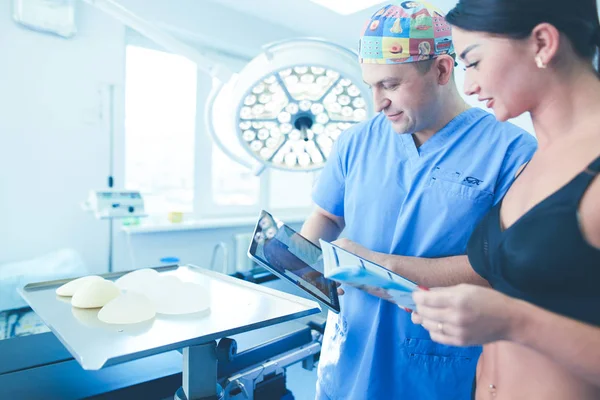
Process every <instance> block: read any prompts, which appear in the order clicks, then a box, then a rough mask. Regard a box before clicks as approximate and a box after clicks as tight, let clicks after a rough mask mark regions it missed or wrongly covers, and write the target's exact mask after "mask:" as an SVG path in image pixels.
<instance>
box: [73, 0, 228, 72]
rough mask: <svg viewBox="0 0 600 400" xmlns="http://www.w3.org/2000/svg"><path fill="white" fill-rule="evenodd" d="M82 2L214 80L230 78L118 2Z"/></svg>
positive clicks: (203, 57)
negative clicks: (179, 57) (190, 64)
mask: <svg viewBox="0 0 600 400" xmlns="http://www.w3.org/2000/svg"><path fill="white" fill-rule="evenodd" d="M83 1H85V2H86V3H88V4H90V5H92V6H94V7H96V8H97V9H99V10H101V11H103V12H105V13H106V14H108V15H110V16H111V17H113V18H115V19H116V20H117V21H119V22H122V23H123V24H124V25H125V26H128V27H130V28H131V29H134V30H135V31H137V32H139V33H141V34H142V35H144V36H146V37H148V38H149V39H151V40H153V41H154V42H156V43H157V44H159V45H160V46H162V47H164V48H165V49H166V50H169V51H171V52H173V53H176V54H179V55H182V56H184V57H186V58H188V59H190V60H191V61H193V62H195V63H196V65H197V66H198V69H200V70H202V71H204V72H206V73H208V74H209V75H210V76H211V77H213V78H216V79H218V80H220V81H221V82H227V81H228V80H229V79H230V78H231V76H232V72H231V71H230V70H228V69H227V68H226V67H224V66H222V65H219V64H217V63H215V62H213V61H212V60H211V59H209V58H207V57H205V56H204V55H202V54H201V53H200V52H199V51H198V50H197V49H195V48H193V47H192V46H188V45H187V44H185V43H182V42H181V41H179V40H177V39H175V38H174V37H173V36H171V35H169V34H168V33H167V32H165V31H163V30H161V29H160V28H158V27H157V26H155V25H153V24H152V23H151V22H148V21H146V20H144V19H143V18H141V17H139V16H137V15H136V14H135V13H133V12H132V11H130V10H128V9H127V8H125V7H123V6H122V5H121V4H119V2H117V1H115V0H83Z"/></svg>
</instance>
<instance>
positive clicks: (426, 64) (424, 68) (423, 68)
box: [412, 53, 457, 75]
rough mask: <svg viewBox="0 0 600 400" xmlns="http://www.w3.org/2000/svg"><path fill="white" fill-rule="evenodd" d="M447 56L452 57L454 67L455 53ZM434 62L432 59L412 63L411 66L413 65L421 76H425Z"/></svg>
mask: <svg viewBox="0 0 600 400" xmlns="http://www.w3.org/2000/svg"><path fill="white" fill-rule="evenodd" d="M448 56H450V57H452V59H453V60H454V66H456V65H457V64H456V53H452V54H448ZM434 61H435V58H432V59H431V60H425V61H417V62H414V63H412V65H414V67H415V68H416V69H417V71H419V72H420V73H421V75H425V74H426V73H428V72H429V71H431V67H432V66H433V62H434Z"/></svg>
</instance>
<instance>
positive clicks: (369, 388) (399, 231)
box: [313, 108, 537, 400]
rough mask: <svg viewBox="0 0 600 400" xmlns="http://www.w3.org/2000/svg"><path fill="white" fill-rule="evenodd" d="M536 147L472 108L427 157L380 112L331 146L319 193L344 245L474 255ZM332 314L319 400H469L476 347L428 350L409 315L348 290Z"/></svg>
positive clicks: (425, 149)
mask: <svg viewBox="0 0 600 400" xmlns="http://www.w3.org/2000/svg"><path fill="white" fill-rule="evenodd" d="M536 147H537V142H536V140H535V138H534V137H533V136H532V135H530V134H529V133H527V132H526V131H524V130H522V129H520V128H518V127H516V126H514V125H512V124H510V123H499V122H498V121H496V119H495V117H494V116H493V115H491V114H489V113H487V112H485V111H484V110H481V109H478V108H472V109H469V110H467V111H465V112H464V113H462V114H460V115H459V116H457V117H456V118H454V119H453V120H452V121H451V122H450V123H449V124H448V125H446V126H445V127H444V128H443V129H442V130H440V131H439V132H437V133H436V134H435V135H434V136H433V137H431V138H430V139H429V140H428V141H426V142H425V143H424V144H423V145H422V146H421V147H419V148H417V147H416V146H415V143H414V140H413V137H412V135H409V134H402V135H401V134H398V133H396V132H394V131H393V129H392V126H391V124H390V123H389V121H388V120H387V118H385V116H384V115H383V114H379V115H377V116H376V117H374V118H372V119H371V120H369V121H366V122H364V123H361V124H357V125H355V126H353V127H352V128H350V129H349V130H348V131H346V132H344V133H343V134H342V135H341V136H340V138H339V139H338V141H337V142H336V143H335V145H334V147H333V150H332V152H331V154H330V156H329V160H328V162H327V164H326V166H325V168H324V169H323V171H322V173H321V175H320V177H319V180H318V182H317V184H316V186H315V189H314V192H313V200H314V201H315V203H316V204H317V205H318V206H319V207H321V208H323V209H324V210H326V211H328V212H330V213H332V214H335V215H338V216H343V217H344V220H345V222H346V228H345V230H344V234H343V235H344V236H345V237H347V238H348V239H350V240H353V241H355V242H357V243H359V244H361V245H363V246H365V247H367V248H369V249H371V250H374V251H377V252H382V253H388V254H399V255H404V256H416V257H446V256H455V255H463V254H466V246H467V241H468V239H469V236H470V235H471V232H472V231H473V229H474V227H475V225H476V224H477V223H478V221H479V220H480V219H481V218H482V217H483V215H484V214H485V213H486V212H487V211H488V210H489V209H490V208H491V207H492V206H493V205H494V204H496V203H497V202H499V201H500V199H502V197H503V196H504V194H505V192H506V191H507V190H508V188H509V186H510V184H511V183H512V181H513V180H514V177H515V175H516V172H517V170H518V169H519V167H520V166H521V165H522V164H524V163H525V162H527V161H528V160H529V159H530V158H531V156H532V155H533V153H534V151H535V150H536ZM344 290H345V292H346V294H345V295H344V296H341V298H340V304H341V313H340V314H339V315H336V314H334V313H331V312H330V313H329V318H328V322H327V327H326V331H325V338H324V342H323V348H322V351H321V358H320V361H319V369H318V383H317V393H318V394H317V397H318V398H321V399H332V400H333V399H344V400H348V399H369V400H370V399H408V400H413V399H419V400H422V399H444V400H451V399H460V400H463V399H468V398H470V397H469V396H470V392H471V386H472V381H473V378H474V376H475V367H476V364H477V359H478V357H479V354H480V351H481V348H480V347H469V348H458V347H450V346H444V345H440V344H436V343H434V342H432V341H431V340H430V338H429V334H428V333H427V331H425V330H424V329H423V328H421V327H420V326H417V325H414V324H413V323H412V322H411V320H410V314H409V313H407V312H405V311H403V310H401V309H399V308H398V307H397V306H395V305H394V304H392V303H389V302H387V301H384V300H381V299H379V298H377V297H374V296H371V295H369V294H367V293H365V292H362V291H360V290H357V289H354V288H351V287H344Z"/></svg>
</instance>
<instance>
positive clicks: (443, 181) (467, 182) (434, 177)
mask: <svg viewBox="0 0 600 400" xmlns="http://www.w3.org/2000/svg"><path fill="white" fill-rule="evenodd" d="M473 175H474V176H471V175H468V174H464V173H462V172H458V171H454V170H452V169H448V168H441V167H435V168H434V169H433V171H432V172H431V175H430V177H429V185H428V190H430V191H433V192H438V193H437V194H438V195H440V194H442V195H443V194H445V195H446V196H451V197H458V198H462V199H465V200H471V201H477V202H484V203H490V204H491V202H492V200H493V198H494V194H493V193H492V192H489V191H488V190H486V188H487V182H484V181H483V179H482V178H481V177H478V176H476V175H475V174H473Z"/></svg>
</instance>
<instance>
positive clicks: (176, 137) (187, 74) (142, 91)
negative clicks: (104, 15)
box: [125, 45, 315, 218]
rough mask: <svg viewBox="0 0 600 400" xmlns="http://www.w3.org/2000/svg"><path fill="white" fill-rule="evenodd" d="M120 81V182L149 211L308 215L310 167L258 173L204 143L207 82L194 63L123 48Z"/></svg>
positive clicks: (195, 215) (160, 53)
mask: <svg viewBox="0 0 600 400" xmlns="http://www.w3.org/2000/svg"><path fill="white" fill-rule="evenodd" d="M125 80H126V81H125V91H126V92H125V187H126V188H127V189H131V190H140V191H141V192H142V195H143V196H144V200H145V204H146V211H147V212H148V213H149V214H151V215H161V214H162V215H164V214H166V213H168V212H171V211H180V212H183V213H186V214H192V215H191V216H190V217H191V218H201V217H208V218H211V217H219V216H231V215H238V216H241V215H246V216H250V215H251V216H255V215H257V214H258V211H259V210H260V209H263V208H264V209H269V210H273V211H275V212H278V213H279V214H288V215H289V214H291V213H294V214H303V213H304V214H307V212H308V210H309V209H310V206H311V191H312V184H313V180H314V176H315V173H314V172H311V173H302V172H286V171H279V170H269V169H267V170H266V171H264V172H263V174H262V175H261V176H260V177H257V176H254V174H253V172H252V171H251V170H249V169H248V168H247V167H245V166H242V165H240V164H238V163H236V162H235V161H233V160H232V159H230V158H229V157H228V156H227V155H226V154H225V153H223V152H222V151H221V150H220V149H219V147H218V146H217V145H215V144H214V143H213V142H212V141H211V139H210V138H209V135H208V134H206V131H205V129H206V127H205V126H204V124H203V122H204V121H203V120H204V107H205V104H206V101H207V98H208V93H209V90H210V88H211V84H212V82H211V78H210V77H208V76H207V75H205V74H204V73H202V72H200V73H199V72H198V69H197V68H196V65H195V64H194V63H193V62H191V61H189V60H188V59H186V58H184V57H181V56H178V55H175V54H171V53H166V52H163V51H159V50H153V49H149V48H146V47H140V46H134V45H129V46H127V50H126V76H125ZM199 116H201V117H202V118H201V119H200V118H198V117H199ZM232 116H233V115H232ZM232 116H231V117H232ZM227 118H228V116H222V117H221V118H215V121H214V123H215V124H219V123H226V122H227V121H228V119H227ZM196 121H198V126H196V125H197V124H196ZM230 140H234V141H235V140H237V139H236V138H235V137H234V138H233V139H230ZM224 145H226V146H236V143H224ZM238 147H239V146H238ZM242 151H243V150H242Z"/></svg>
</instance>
